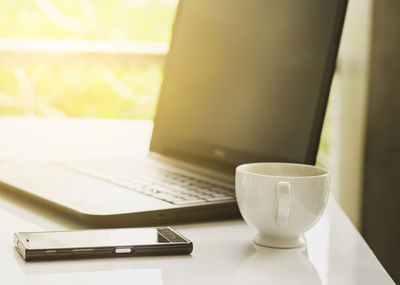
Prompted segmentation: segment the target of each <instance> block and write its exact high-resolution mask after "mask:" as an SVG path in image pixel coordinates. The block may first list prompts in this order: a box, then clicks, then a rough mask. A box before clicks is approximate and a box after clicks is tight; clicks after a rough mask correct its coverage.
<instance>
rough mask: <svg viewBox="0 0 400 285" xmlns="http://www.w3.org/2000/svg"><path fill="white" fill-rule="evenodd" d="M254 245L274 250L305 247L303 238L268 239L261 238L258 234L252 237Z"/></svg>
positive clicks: (266, 237) (265, 237)
mask: <svg viewBox="0 0 400 285" xmlns="http://www.w3.org/2000/svg"><path fill="white" fill-rule="evenodd" d="M254 243H255V244H257V245H260V246H266V247H274V248H296V247H303V246H305V245H306V241H305V239H304V237H303V236H300V237H298V238H284V237H279V238H278V237H268V236H261V235H260V234H258V235H256V236H255V237H254Z"/></svg>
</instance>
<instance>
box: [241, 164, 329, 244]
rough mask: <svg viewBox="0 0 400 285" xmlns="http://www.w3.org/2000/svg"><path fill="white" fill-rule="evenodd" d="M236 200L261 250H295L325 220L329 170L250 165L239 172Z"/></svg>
mask: <svg viewBox="0 0 400 285" xmlns="http://www.w3.org/2000/svg"><path fill="white" fill-rule="evenodd" d="M235 183H236V199H237V202H238V204H239V209H240V212H241V214H242V216H243V218H244V220H245V221H246V222H247V223H248V224H249V225H250V226H251V227H253V228H254V229H256V230H257V231H258V234H257V235H256V237H255V238H254V242H255V243H256V244H258V245H261V246H268V247H278V248H295V247H300V246H303V245H304V244H305V240H304V238H303V234H304V233H305V232H306V231H308V230H309V229H310V228H311V227H312V226H314V225H315V224H316V223H317V222H318V220H319V218H320V217H321V215H322V213H323V211H324V209H325V207H326V204H327V202H328V197H329V185H330V173H329V171H328V170H327V169H324V168H321V167H317V166H311V165H305V164H293V163H250V164H242V165H240V166H238V167H237V168H236V181H235Z"/></svg>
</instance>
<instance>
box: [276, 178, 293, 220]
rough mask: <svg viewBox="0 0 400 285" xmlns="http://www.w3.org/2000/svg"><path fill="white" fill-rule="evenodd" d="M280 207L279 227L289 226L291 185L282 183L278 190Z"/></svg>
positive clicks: (277, 215)
mask: <svg viewBox="0 0 400 285" xmlns="http://www.w3.org/2000/svg"><path fill="white" fill-rule="evenodd" d="M276 197H277V202H278V207H277V211H276V223H277V224H278V225H287V224H288V223H289V214H290V183H289V182H286V181H280V182H279V183H278V185H277V189H276Z"/></svg>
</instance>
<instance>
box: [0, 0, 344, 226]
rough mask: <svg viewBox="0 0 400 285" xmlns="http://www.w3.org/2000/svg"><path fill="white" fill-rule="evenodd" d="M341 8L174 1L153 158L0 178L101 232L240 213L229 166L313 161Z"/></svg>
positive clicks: (54, 166) (334, 4)
mask: <svg viewBox="0 0 400 285" xmlns="http://www.w3.org/2000/svg"><path fill="white" fill-rule="evenodd" d="M346 5H347V1H346V0H331V1H320V0H302V1H298V0H279V1H276V0H262V1H260V0H201V1H200V0H181V1H180V3H179V7H178V10H177V15H176V20H175V24H174V29H173V36H172V40H171V47H170V51H169V54H168V58H167V63H166V66H165V72H164V80H163V84H162V88H161V91H160V99H159V103H158V106H157V112H156V117H155V120H154V129H153V133H152V138H151V144H150V153H149V156H148V157H146V158H144V159H133V158H126V157H125V158H115V159H112V160H101V159H99V160H93V161H72V162H71V161H70V162H65V163H62V162H58V163H50V162H49V163H44V164H39V163H38V164H37V165H35V166H32V165H27V164H24V163H21V162H10V161H9V162H1V163H0V181H1V182H2V183H3V184H6V185H9V186H12V187H13V188H15V189H18V190H19V191H20V192H21V193H25V194H29V195H30V196H33V197H37V198H40V199H42V200H44V201H47V202H48V203H50V204H51V205H53V206H55V207H56V208H58V209H62V210H64V211H66V212H68V213H71V214H74V215H75V216H76V217H79V218H80V219H81V220H83V221H85V222H87V223H90V224H93V225H96V226H141V225H156V224H170V223H179V222H192V221H197V220H205V219H222V218H228V217H236V216H239V211H238V207H237V203H236V201H235V187H234V178H235V168H236V166H238V165H239V164H242V163H249V162H261V161H271V162H294V163H306V164H314V163H315V160H316V154H317V150H318V145H319V138H320V133H321V128H322V124H323V119H324V114H325V109H326V105H327V100H328V94H329V90H330V84H331V80H332V76H333V73H334V69H335V61H336V55H337V51H338V46H339V41H340V36H341V31H342V26H343V21H344V15H345V10H346Z"/></svg>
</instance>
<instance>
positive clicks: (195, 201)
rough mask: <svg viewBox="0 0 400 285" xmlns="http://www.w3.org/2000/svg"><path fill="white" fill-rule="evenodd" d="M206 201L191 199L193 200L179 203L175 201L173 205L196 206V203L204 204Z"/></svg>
mask: <svg viewBox="0 0 400 285" xmlns="http://www.w3.org/2000/svg"><path fill="white" fill-rule="evenodd" d="M204 202H205V200H202V199H191V200H181V201H179V200H177V201H173V202H172V203H174V204H176V205H185V204H196V203H204Z"/></svg>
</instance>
